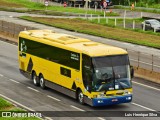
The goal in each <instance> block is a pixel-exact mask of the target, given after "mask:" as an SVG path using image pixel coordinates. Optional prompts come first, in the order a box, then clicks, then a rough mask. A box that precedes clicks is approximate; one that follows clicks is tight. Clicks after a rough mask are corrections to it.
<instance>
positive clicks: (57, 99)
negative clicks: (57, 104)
mask: <svg viewBox="0 0 160 120" xmlns="http://www.w3.org/2000/svg"><path fill="white" fill-rule="evenodd" d="M47 97H49V98H51V99H53V100H56V101H61V100H59V99H57V98H55V97H52V96H50V95H47Z"/></svg>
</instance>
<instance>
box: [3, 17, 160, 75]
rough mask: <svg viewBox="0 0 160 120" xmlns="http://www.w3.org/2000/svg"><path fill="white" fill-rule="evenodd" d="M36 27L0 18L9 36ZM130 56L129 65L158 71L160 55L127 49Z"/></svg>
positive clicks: (14, 36)
mask: <svg viewBox="0 0 160 120" xmlns="http://www.w3.org/2000/svg"><path fill="white" fill-rule="evenodd" d="M25 29H26V30H33V29H37V28H34V27H30V26H25V25H24V26H23V25H19V24H15V23H11V22H6V21H2V20H0V33H2V34H6V35H7V36H9V37H13V38H16V39H17V38H18V34H19V32H20V31H23V30H25ZM127 51H128V53H129V57H130V62H131V65H133V66H135V67H137V68H143V69H146V70H150V71H153V72H158V73H160V56H156V55H153V54H147V53H142V52H139V51H133V50H129V49H127Z"/></svg>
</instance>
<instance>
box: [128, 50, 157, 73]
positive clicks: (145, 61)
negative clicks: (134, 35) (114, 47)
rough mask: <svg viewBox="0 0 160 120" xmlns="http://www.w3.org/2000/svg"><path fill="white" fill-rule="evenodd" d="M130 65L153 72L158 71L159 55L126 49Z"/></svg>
mask: <svg viewBox="0 0 160 120" xmlns="http://www.w3.org/2000/svg"><path fill="white" fill-rule="evenodd" d="M127 51H128V53H129V57H130V62H131V65H133V66H135V67H137V68H143V69H147V70H150V71H152V72H153V71H154V72H160V56H156V55H153V54H147V53H142V52H139V51H133V50H127Z"/></svg>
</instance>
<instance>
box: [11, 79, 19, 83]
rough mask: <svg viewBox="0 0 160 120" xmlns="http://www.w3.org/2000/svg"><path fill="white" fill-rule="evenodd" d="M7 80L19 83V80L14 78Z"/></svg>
mask: <svg viewBox="0 0 160 120" xmlns="http://www.w3.org/2000/svg"><path fill="white" fill-rule="evenodd" d="M9 80H10V81H12V82H15V83H20V82H18V81H16V80H13V79H9Z"/></svg>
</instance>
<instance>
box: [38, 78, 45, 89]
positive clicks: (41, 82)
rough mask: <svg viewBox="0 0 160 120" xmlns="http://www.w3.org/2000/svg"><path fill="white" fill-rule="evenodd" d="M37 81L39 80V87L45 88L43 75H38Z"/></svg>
mask: <svg viewBox="0 0 160 120" xmlns="http://www.w3.org/2000/svg"><path fill="white" fill-rule="evenodd" d="M39 82H40V87H41V88H42V89H45V87H46V86H45V80H44V77H43V75H40V76H39Z"/></svg>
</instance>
